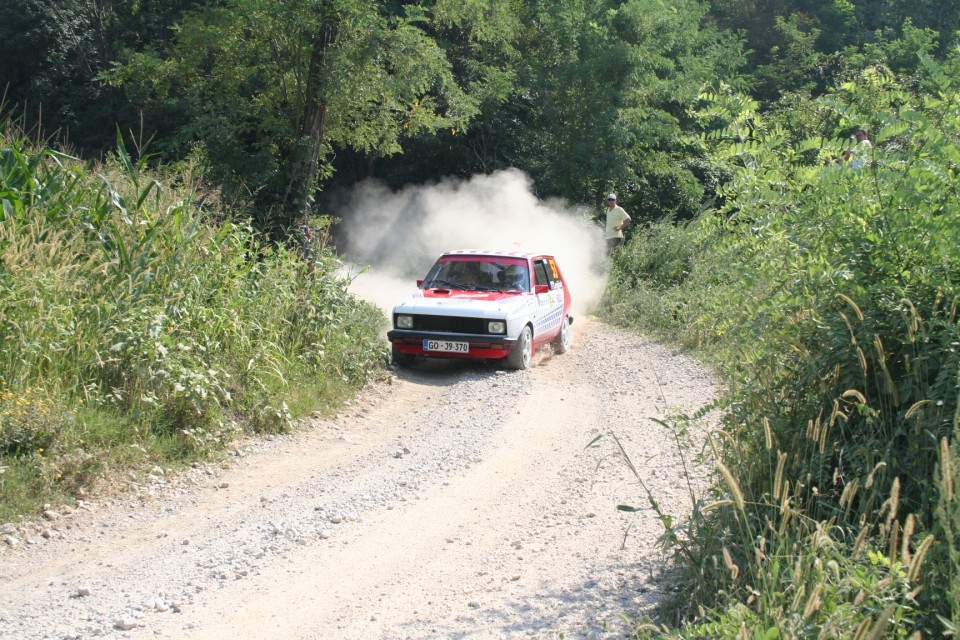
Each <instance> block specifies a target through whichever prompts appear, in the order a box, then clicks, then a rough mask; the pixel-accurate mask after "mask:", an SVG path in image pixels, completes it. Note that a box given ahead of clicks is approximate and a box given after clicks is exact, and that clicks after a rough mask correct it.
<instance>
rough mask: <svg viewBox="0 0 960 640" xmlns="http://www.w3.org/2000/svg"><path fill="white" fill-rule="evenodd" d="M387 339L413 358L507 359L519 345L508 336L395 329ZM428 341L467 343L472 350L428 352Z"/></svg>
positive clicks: (389, 332)
mask: <svg viewBox="0 0 960 640" xmlns="http://www.w3.org/2000/svg"><path fill="white" fill-rule="evenodd" d="M387 339H388V340H389V341H390V342H392V343H393V345H394V346H395V347H396V349H397V351H399V352H400V353H403V354H406V355H412V356H425V357H427V358H480V359H496V358H506V357H507V356H508V355H509V354H510V352H511V351H512V350H513V347H514V345H515V344H516V343H517V341H516V340H515V339H511V338H508V337H506V336H496V335H476V334H473V333H441V332H433V331H416V330H408V329H393V330H392V331H388V332H387ZM426 340H442V341H449V342H466V343H469V345H470V350H469V351H468V352H466V353H454V352H448V351H426V350H425V349H424V348H423V347H424V342H425V341H426Z"/></svg>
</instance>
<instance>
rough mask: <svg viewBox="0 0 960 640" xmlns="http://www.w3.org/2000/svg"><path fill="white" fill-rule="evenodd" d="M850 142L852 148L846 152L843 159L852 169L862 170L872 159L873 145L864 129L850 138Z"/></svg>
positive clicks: (858, 130) (860, 129)
mask: <svg viewBox="0 0 960 640" xmlns="http://www.w3.org/2000/svg"><path fill="white" fill-rule="evenodd" d="M850 141H851V145H852V146H851V147H850V148H849V149H847V150H846V151H845V152H844V154H843V159H844V160H847V161H848V162H849V163H850V168H851V169H862V168H863V167H865V166H866V164H867V162H868V161H869V159H870V152H871V151H872V150H873V143H872V142H870V136H869V135H868V134H867V130H866V129H864V128H863V127H861V128H859V129H857V131H856V133H854V134H853V135H852V136H850Z"/></svg>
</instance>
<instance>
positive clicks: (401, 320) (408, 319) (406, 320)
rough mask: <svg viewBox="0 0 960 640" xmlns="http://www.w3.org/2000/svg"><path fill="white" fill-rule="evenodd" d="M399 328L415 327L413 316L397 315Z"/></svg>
mask: <svg viewBox="0 0 960 640" xmlns="http://www.w3.org/2000/svg"><path fill="white" fill-rule="evenodd" d="M397 329H413V316H401V315H397Z"/></svg>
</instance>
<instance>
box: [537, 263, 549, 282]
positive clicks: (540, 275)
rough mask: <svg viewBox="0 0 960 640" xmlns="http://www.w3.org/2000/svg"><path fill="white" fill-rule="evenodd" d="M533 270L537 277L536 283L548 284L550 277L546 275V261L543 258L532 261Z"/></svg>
mask: <svg viewBox="0 0 960 640" xmlns="http://www.w3.org/2000/svg"><path fill="white" fill-rule="evenodd" d="M533 272H534V274H535V275H536V278H537V284H546V285H549V284H550V277H549V276H548V275H547V263H546V262H545V261H544V260H537V261H535V262H534V263H533Z"/></svg>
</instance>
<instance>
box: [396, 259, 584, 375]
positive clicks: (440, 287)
mask: <svg viewBox="0 0 960 640" xmlns="http://www.w3.org/2000/svg"><path fill="white" fill-rule="evenodd" d="M572 323H573V317H572V316H571V312H570V291H569V290H568V288H567V283H566V281H565V280H564V279H563V274H562V273H561V272H560V268H559V267H558V266H557V261H556V260H555V259H554V257H553V256H550V255H543V254H533V253H515V252H504V251H450V252H448V253H444V254H443V255H442V256H440V258H439V259H438V260H437V262H436V264H434V265H433V268H431V269H430V271H429V272H428V273H427V276H426V277H425V278H424V279H423V280H418V281H417V290H416V291H415V292H414V293H411V294H410V295H409V296H408V297H407V298H406V299H404V300H403V301H402V302H400V303H399V304H397V305H396V306H395V307H394V308H393V329H392V330H391V331H389V332H387V338H388V339H389V340H390V342H391V347H392V352H393V361H394V362H395V363H397V364H409V363H410V362H412V361H413V360H414V359H415V358H416V357H418V356H419V357H428V358H476V359H484V360H489V359H495V360H505V362H506V364H507V366H509V367H510V368H512V369H526V368H527V367H529V366H530V363H531V361H532V360H533V354H534V353H535V351H536V349H537V348H538V347H540V346H541V345H544V344H548V343H549V344H551V345H552V347H553V351H554V352H555V353H564V352H565V351H567V349H569V347H570V325H571V324H572Z"/></svg>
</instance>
